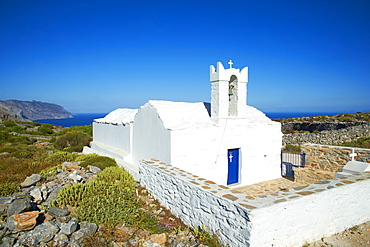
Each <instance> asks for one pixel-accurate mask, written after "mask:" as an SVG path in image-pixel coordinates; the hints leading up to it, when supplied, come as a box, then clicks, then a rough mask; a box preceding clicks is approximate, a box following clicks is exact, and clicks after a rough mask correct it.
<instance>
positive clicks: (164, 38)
mask: <svg viewBox="0 0 370 247" xmlns="http://www.w3.org/2000/svg"><path fill="white" fill-rule="evenodd" d="M369 13H370V1H369V0H351V1H348V0H319V1H317V0H309V1H308V0H299V1H297V0H294V1H288V0H280V1H277V0H270V1H269V0H253V1H249V0H235V1H232V0H230V1H225V0H224V1H218V0H212V1H208V0H196V1H187V0H182V1H177V0H168V1H161V0H157V1H140V0H136V1H135V0H131V1H127V0H119V1H113V0H101V1H94V0H88V1H85V0H73V1H70V0H63V1H57V0H47V1H43V0H33V1H30V0H2V1H0V100H7V99H18V100H37V101H43V102H50V103H56V104H59V105H62V106H63V107H64V108H66V110H68V111H70V112H72V113H97V112H102V113H107V112H110V111H112V110H114V109H116V108H122V107H128V108H137V107H139V106H141V105H143V104H145V103H146V102H147V101H148V100H150V99H163V100H172V101H184V102H202V101H204V102H209V101H210V88H211V87H210V81H209V66H210V65H216V63H217V62H218V61H221V62H222V63H223V64H224V65H225V67H227V66H228V65H227V62H228V61H229V60H230V59H232V60H233V62H234V67H235V68H243V67H245V66H248V67H249V83H248V104H249V105H252V106H254V107H256V108H258V109H260V110H262V111H265V112H297V111H298V112H357V111H363V112H365V111H370V14H369Z"/></svg>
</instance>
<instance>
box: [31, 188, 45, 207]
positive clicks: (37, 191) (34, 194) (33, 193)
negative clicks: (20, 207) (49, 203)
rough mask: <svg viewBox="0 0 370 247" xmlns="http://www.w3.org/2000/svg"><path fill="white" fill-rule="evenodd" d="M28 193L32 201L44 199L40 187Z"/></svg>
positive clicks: (38, 202)
mask: <svg viewBox="0 0 370 247" xmlns="http://www.w3.org/2000/svg"><path fill="white" fill-rule="evenodd" d="M30 195H31V196H32V198H33V201H34V202H35V203H37V204H40V203H41V202H43V200H44V198H43V193H42V191H41V189H40V188H36V189H33V190H31V191H30Z"/></svg>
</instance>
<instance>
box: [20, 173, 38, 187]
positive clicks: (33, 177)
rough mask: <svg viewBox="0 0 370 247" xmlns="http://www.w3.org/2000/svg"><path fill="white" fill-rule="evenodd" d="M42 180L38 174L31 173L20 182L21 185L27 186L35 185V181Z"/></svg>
mask: <svg viewBox="0 0 370 247" xmlns="http://www.w3.org/2000/svg"><path fill="white" fill-rule="evenodd" d="M41 180H42V176H41V175H40V174H32V175H31V176H29V177H27V178H26V179H25V180H24V181H23V183H21V187H29V186H32V185H35V184H36V183H38V182H40V181H41Z"/></svg>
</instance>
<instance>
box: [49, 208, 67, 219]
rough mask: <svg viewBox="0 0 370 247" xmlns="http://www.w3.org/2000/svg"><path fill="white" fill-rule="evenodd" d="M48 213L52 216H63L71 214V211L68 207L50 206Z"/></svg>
mask: <svg viewBox="0 0 370 247" xmlns="http://www.w3.org/2000/svg"><path fill="white" fill-rule="evenodd" d="M48 213H49V214H50V215H51V216H56V217H62V216H66V215H69V213H70V212H69V210H68V209H64V208H57V207H51V208H49V211H48Z"/></svg>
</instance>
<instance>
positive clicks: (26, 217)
mask: <svg viewBox="0 0 370 247" xmlns="http://www.w3.org/2000/svg"><path fill="white" fill-rule="evenodd" d="M39 214H40V212H37V211H32V212H25V213H21V214H16V215H13V216H11V217H13V219H14V221H15V224H16V228H17V230H18V231H28V230H32V229H33V228H34V227H35V226H36V224H37V217H38V216H39Z"/></svg>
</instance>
